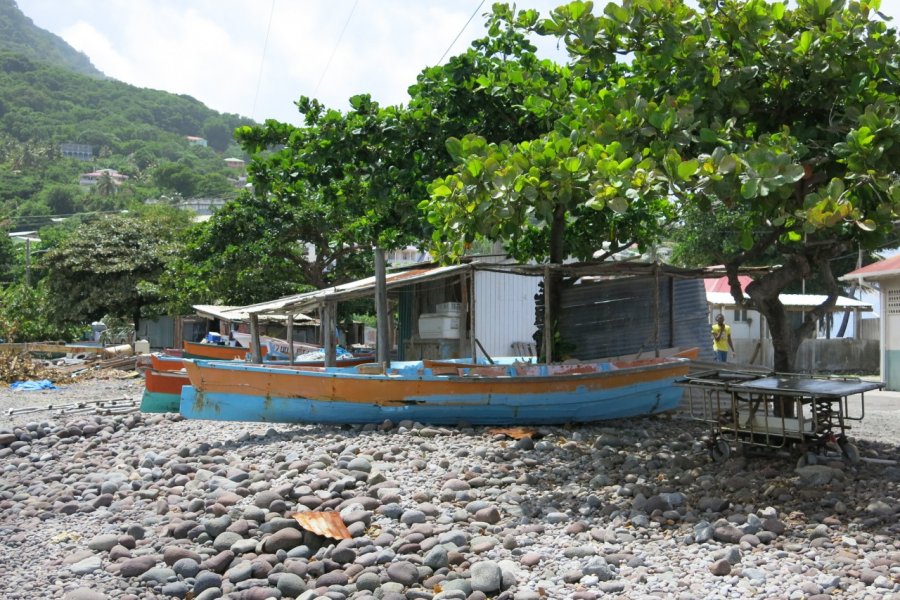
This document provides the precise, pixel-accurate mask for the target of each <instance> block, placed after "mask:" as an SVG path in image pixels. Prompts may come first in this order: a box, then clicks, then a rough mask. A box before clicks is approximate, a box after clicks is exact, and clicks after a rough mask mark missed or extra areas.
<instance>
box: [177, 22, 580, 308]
mask: <svg viewBox="0 0 900 600" xmlns="http://www.w3.org/2000/svg"><path fill="white" fill-rule="evenodd" d="M511 15H512V12H511V10H510V9H509V8H507V7H504V6H502V5H498V6H497V7H495V9H494V12H493V13H492V15H491V17H490V25H491V27H490V29H491V31H490V34H489V35H488V36H486V37H485V38H483V39H480V40H477V41H476V42H474V43H473V45H472V47H471V48H470V49H468V50H467V51H466V52H465V53H463V54H461V55H459V56H455V57H452V58H451V59H449V60H448V61H447V63H446V64H444V65H439V66H435V67H430V68H427V69H425V70H423V71H422V73H421V74H420V75H419V77H418V78H417V81H416V83H415V84H414V85H413V86H412V87H410V90H409V91H410V96H411V100H410V102H409V104H408V105H407V106H389V107H382V106H379V105H378V104H377V103H375V102H373V101H372V100H371V98H370V97H368V96H366V95H360V96H355V97H353V98H351V99H350V105H351V109H350V110H349V111H347V112H341V111H338V110H334V109H328V108H326V107H324V106H322V105H321V104H320V103H319V102H317V101H315V100H313V99H309V98H301V100H300V101H299V102H298V103H297V106H298V109H299V110H300V113H301V114H302V116H303V120H304V125H303V126H299V127H298V126H293V125H289V124H285V123H280V122H277V121H274V120H269V121H267V122H266V123H265V124H263V125H261V126H255V127H249V126H248V127H242V128H239V129H238V130H237V132H236V138H237V139H238V141H239V142H240V143H241V145H242V147H243V149H244V150H245V151H246V152H247V153H248V154H249V155H250V156H252V160H251V163H250V165H249V168H248V172H249V177H250V180H251V182H252V184H253V186H252V190H251V191H248V192H247V193H245V194H243V195H242V196H241V197H240V198H239V199H238V201H236V202H232V203H230V204H228V205H227V206H226V207H224V208H223V209H221V210H219V211H218V212H217V213H216V215H214V217H213V219H212V220H211V221H210V223H209V224H208V225H205V226H201V227H200V228H198V229H199V230H198V231H196V232H195V234H194V239H193V240H192V241H191V242H190V244H189V249H190V252H189V258H190V259H191V260H190V261H187V260H185V261H181V262H180V264H179V265H178V267H177V268H176V269H174V270H173V273H172V274H171V275H173V277H171V279H172V281H173V283H175V284H176V285H177V286H178V287H179V288H180V289H183V290H184V292H185V294H182V296H186V295H189V296H190V297H192V298H195V299H196V298H198V297H200V296H201V295H202V289H201V288H202V287H203V286H202V285H192V282H193V283H196V282H198V281H201V280H202V281H204V282H206V284H209V286H208V292H210V293H213V294H214V295H215V297H217V298H221V299H229V300H231V301H241V302H244V301H249V300H248V298H251V297H252V298H253V300H252V301H256V300H263V299H265V295H266V293H268V295H269V297H271V296H272V295H276V294H279V293H290V292H291V291H300V290H301V289H302V288H303V286H312V287H316V288H321V287H325V286H327V285H331V284H334V283H341V282H343V281H346V280H348V279H352V278H355V277H359V276H364V275H369V274H370V273H371V271H372V259H371V249H372V247H373V246H379V247H382V248H396V247H401V246H404V245H407V244H420V243H422V242H423V240H425V239H428V238H429V237H430V231H429V229H428V227H429V225H428V224H427V223H423V220H422V219H421V215H420V214H419V213H418V211H417V210H416V206H417V204H418V203H419V202H420V201H421V200H422V199H423V198H425V197H427V185H428V183H429V182H430V181H431V180H432V179H434V178H435V177H437V176H439V175H441V174H443V173H445V172H446V171H447V170H448V169H450V168H451V167H452V165H453V161H452V158H451V156H450V155H449V153H448V152H447V151H446V150H445V147H444V144H445V140H446V139H447V138H448V137H451V136H456V137H462V136H463V135H464V134H466V133H467V132H470V131H475V132H478V133H480V134H482V135H484V136H486V137H487V138H488V139H492V140H494V139H496V140H503V139H514V140H521V139H529V138H531V137H533V136H536V135H538V134H539V133H540V132H541V131H544V130H545V129H546V127H548V126H549V124H550V123H552V122H553V120H554V119H555V117H556V116H558V115H556V114H555V113H554V112H553V111H554V110H555V109H556V108H557V105H554V104H552V103H550V102H544V101H541V102H538V103H531V101H532V100H535V99H538V98H539V96H538V95H537V94H535V93H534V91H535V90H544V89H547V90H550V91H549V92H548V93H551V94H555V95H556V96H559V97H565V96H566V95H567V93H568V92H567V87H566V86H567V85H568V77H567V76H566V75H565V74H564V73H562V72H561V71H560V69H559V67H557V66H556V65H553V64H552V63H550V62H546V61H540V60H539V59H538V58H537V56H536V54H535V48H534V46H533V45H532V44H531V43H530V42H529V41H528V38H527V31H526V30H525V29H524V28H518V27H516V26H514V25H513V23H511V22H510V19H509V18H508V17H510V16H511ZM524 15H525V16H524V17H518V18H519V19H520V21H519V24H521V25H523V27H524V25H531V24H533V23H534V22H535V21H536V18H537V13H535V12H534V11H526V13H524ZM260 267H262V270H264V271H265V272H266V273H267V274H268V276H269V281H270V284H269V285H268V286H266V285H262V283H263V282H261V281H259V280H258V279H259V278H254V276H253V273H254V272H256V273H258V272H260V270H261V269H260ZM189 270H193V272H194V275H193V276H189V277H183V276H178V275H183V274H184V273H185V272H187V271H189ZM201 272H202V273H203V274H204V276H203V277H199V276H197V275H198V274H199V273H201ZM176 274H178V275H176ZM229 281H230V282H231V285H227V282H229ZM251 282H253V285H249V284H250V283H251ZM276 282H277V285H276ZM256 283H259V284H260V285H256ZM286 287H287V288H290V289H285V288H286ZM188 288H191V289H188ZM223 294H227V297H225V298H223Z"/></svg>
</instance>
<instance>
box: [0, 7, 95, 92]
mask: <svg viewBox="0 0 900 600" xmlns="http://www.w3.org/2000/svg"><path fill="white" fill-rule="evenodd" d="M4 51H5V52H12V53H15V54H18V55H21V56H24V57H26V58H31V59H37V60H41V61H44V62H48V63H50V64H54V65H58V66H61V67H64V68H66V69H69V70H71V71H74V72H76V73H81V74H82V75H88V76H91V77H104V75H103V73H101V72H100V71H99V70H97V68H96V67H94V65H92V64H91V61H90V59H89V58H88V57H87V56H86V55H85V54H84V53H82V52H79V51H77V50H75V48H73V47H72V46H70V45H69V44H68V43H66V41H65V40H64V39H62V38H61V37H59V36H58V35H55V34H53V33H50V32H49V31H46V30H44V29H41V28H40V27H37V26H36V25H35V24H34V22H33V21H32V20H31V19H29V18H28V17H26V16H25V15H24V14H23V13H22V11H21V10H19V7H18V6H17V5H16V3H15V0H0V52H4Z"/></svg>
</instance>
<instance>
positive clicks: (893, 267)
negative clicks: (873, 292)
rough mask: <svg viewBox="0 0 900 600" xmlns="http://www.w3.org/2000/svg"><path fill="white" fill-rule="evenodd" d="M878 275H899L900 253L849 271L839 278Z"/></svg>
mask: <svg viewBox="0 0 900 600" xmlns="http://www.w3.org/2000/svg"><path fill="white" fill-rule="evenodd" d="M878 275H900V254H898V255H896V256H892V257H890V258H886V259H884V260H880V261H878V262H876V263H872V264H871V265H866V266H865V267H862V268H859V269H856V270H855V271H850V272H849V273H847V274H846V275H844V276H842V277H841V279H843V280H847V279H859V278H865V277H867V276H868V277H872V276H878Z"/></svg>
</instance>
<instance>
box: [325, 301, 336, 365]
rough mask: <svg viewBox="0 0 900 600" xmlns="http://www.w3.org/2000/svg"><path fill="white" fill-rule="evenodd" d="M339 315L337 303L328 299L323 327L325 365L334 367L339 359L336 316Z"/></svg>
mask: <svg viewBox="0 0 900 600" xmlns="http://www.w3.org/2000/svg"><path fill="white" fill-rule="evenodd" d="M336 316H337V303H336V302H334V301H328V302H326V303H325V307H324V309H323V310H322V329H323V333H324V341H325V344H324V346H325V348H324V349H325V366H326V367H333V366H334V365H335V362H336V360H337V348H336V347H335V346H336V344H335V335H334V328H335V320H336V319H335V317H336Z"/></svg>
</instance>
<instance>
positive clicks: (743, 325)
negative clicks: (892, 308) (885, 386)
mask: <svg viewBox="0 0 900 600" xmlns="http://www.w3.org/2000/svg"><path fill="white" fill-rule="evenodd" d="M738 280H739V282H740V284H741V290H742V291H743V290H746V289H747V285H749V284H750V282H751V281H753V280H752V279H751V278H750V277H748V276H745V275H740V276H738ZM704 288H705V290H706V304H707V306H708V311H709V313H708V314H709V324H710V326H711V325H712V323H713V321H714V320H715V317H716V315H718V314H720V313H721V314H722V315H724V316H725V322H726V323H727V324H728V325H730V326H731V339H732V340H733V341H734V347H735V354H736V355H737V361H738V362H744V363H750V364H762V365H766V366H769V367H771V366H772V365H773V364H774V360H773V351H772V339H771V335H770V334H769V326H768V324H767V323H766V320H765V317H763V316H762V315H761V314H760V313H759V312H758V311H756V310H753V309H749V308H746V307H744V306H739V305H738V304H737V303H736V302H735V301H734V297H733V296H732V295H731V289H730V287H729V285H728V278H727V277H721V278H718V279H706V280H704ZM779 298H780V300H781V303H782V304H784V306H785V308H786V309H787V311H788V318H789V319H791V322H792V323H793V325H794V326H799V325H800V323H801V322H802V321H803V319H804V317H805V315H806V313H807V312H809V311H810V310H812V309H814V308H815V307H817V306H819V305H820V304H822V302H824V301H825V298H826V296H824V295H818V294H781V295H780V296H779ZM846 311H850V312H851V313H852V316H853V320H852V324H853V328H852V331H853V336H852V338H842V339H829V338H830V337H831V336H830V329H829V328H828V326H827V324H825V323H823V324H822V325H821V326H820V327H819V331H818V334H817V335H816V336H815V338H813V339H809V340H804V341H803V343H802V344H801V346H800V350H799V351H798V355H797V365H798V367H799V368H800V370H802V371H810V372H815V371H827V372H847V371H864V372H871V371H874V370H875V369H876V368H877V356H876V353H877V349H876V345H875V341H874V340H864V339H862V326H861V321H862V313H864V312H871V311H872V305H871V304H868V303H866V302H862V301H859V300H854V299H853V298H847V297H844V296H839V297H838V299H837V301H836V302H835V306H834V308H833V309H832V313H833V314H834V315H836V316H837V318H841V317H842V316H843V313H844V312H846ZM709 346H710V352H711V351H712V342H711V341H710V342H709ZM701 356H703V354H701Z"/></svg>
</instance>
